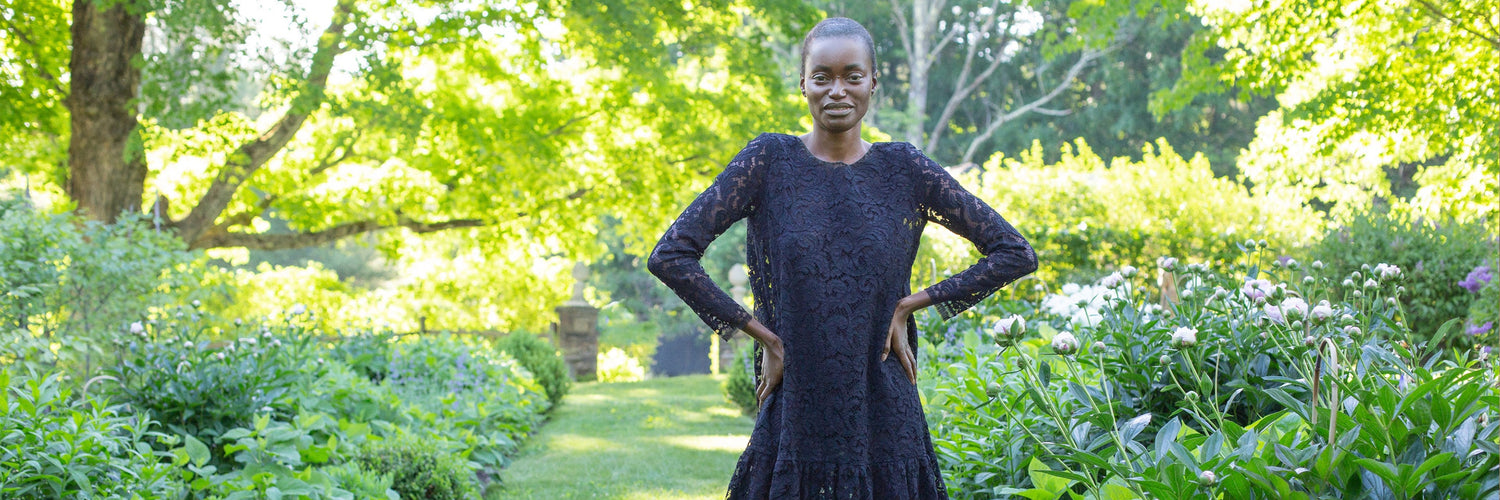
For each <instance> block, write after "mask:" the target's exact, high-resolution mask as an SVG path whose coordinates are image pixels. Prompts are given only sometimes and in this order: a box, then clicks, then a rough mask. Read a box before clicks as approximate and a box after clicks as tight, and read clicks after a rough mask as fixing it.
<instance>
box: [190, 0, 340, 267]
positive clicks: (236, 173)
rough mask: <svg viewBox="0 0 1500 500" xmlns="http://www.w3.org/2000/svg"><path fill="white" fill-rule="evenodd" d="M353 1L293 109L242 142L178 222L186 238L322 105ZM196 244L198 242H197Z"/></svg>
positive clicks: (330, 32)
mask: <svg viewBox="0 0 1500 500" xmlns="http://www.w3.org/2000/svg"><path fill="white" fill-rule="evenodd" d="M353 4H354V1H353V0H339V3H338V4H337V5H336V6H335V7H334V13H333V20H332V21H331V22H330V23H329V25H328V28H327V29H325V30H323V34H322V36H320V37H318V50H317V52H316V53H314V54H313V58H312V65H311V67H309V68H308V71H307V82H306V85H305V87H304V88H303V90H302V92H301V93H299V94H298V95H297V97H296V98H294V99H293V100H292V104H291V107H290V109H288V110H287V111H286V113H285V114H284V115H282V117H281V119H280V120H277V121H276V124H275V125H273V126H272V127H271V129H270V130H268V131H266V132H265V133H263V134H261V135H260V137H257V138H256V139H255V140H253V141H250V142H248V143H245V144H242V145H240V147H239V148H238V149H236V150H235V151H234V152H233V153H231V154H230V155H229V158H228V159H227V160H226V161H225V163H224V166H223V167H221V168H220V169H219V174H218V175H217V176H216V177H215V178H214V181H213V183H212V184H210V185H209V187H208V190H207V191H205V192H204V193H203V197H202V198H199V199H198V204H197V205H195V206H193V210H192V212H189V213H188V215H187V217H184V218H183V219H182V220H181V221H178V222H177V223H176V224H174V225H175V226H176V228H177V232H178V235H179V236H180V237H182V239H183V240H184V241H189V242H196V241H198V240H199V239H200V236H202V235H203V234H204V233H205V232H206V231H208V230H209V229H210V228H212V227H213V223H214V221H215V220H216V219H218V218H219V214H221V213H223V212H224V208H225V207H228V206H229V201H230V200H232V199H233V198H234V195H235V193H237V192H238V191H239V188H240V186H242V185H244V183H245V181H247V180H249V179H250V176H251V175H253V174H255V172H256V171H257V170H259V169H260V167H261V166H263V165H265V164H266V162H267V161H269V160H270V159H271V157H273V156H275V155H276V154H277V153H279V152H281V150H282V148H285V147H286V145H287V143H288V142H291V140H292V137H294V136H295V135H296V134H297V131H298V130H300V129H301V128H302V124H303V123H304V122H305V121H306V120H307V118H308V116H310V115H311V114H312V113H313V112H314V111H317V109H318V108H319V107H320V106H322V104H323V100H324V90H325V87H326V85H327V83H328V75H329V73H331V72H332V70H333V59H334V57H335V56H337V55H338V54H339V53H340V52H342V51H343V40H344V27H345V25H347V24H349V17H350V15H351V13H352V12H353V10H354V5H353ZM193 244H195V245H196V243H193Z"/></svg>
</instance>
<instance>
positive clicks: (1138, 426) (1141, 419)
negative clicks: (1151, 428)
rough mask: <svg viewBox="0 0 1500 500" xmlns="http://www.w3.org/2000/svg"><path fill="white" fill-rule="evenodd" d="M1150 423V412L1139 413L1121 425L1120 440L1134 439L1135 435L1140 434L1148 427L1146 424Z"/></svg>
mask: <svg viewBox="0 0 1500 500" xmlns="http://www.w3.org/2000/svg"><path fill="white" fill-rule="evenodd" d="M1150 423H1151V414H1150V413H1143V414H1141V415H1137V416H1136V417H1135V418H1132V419H1130V420H1127V421H1125V423H1124V424H1122V425H1121V426H1120V440H1121V441H1134V440H1135V436H1136V435H1137V434H1140V433H1141V431H1142V430H1144V429H1145V428H1146V425H1147V424H1150Z"/></svg>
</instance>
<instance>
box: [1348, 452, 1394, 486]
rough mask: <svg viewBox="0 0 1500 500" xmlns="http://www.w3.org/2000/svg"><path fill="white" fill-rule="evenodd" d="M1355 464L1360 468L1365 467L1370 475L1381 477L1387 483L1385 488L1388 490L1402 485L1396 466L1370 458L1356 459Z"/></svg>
mask: <svg viewBox="0 0 1500 500" xmlns="http://www.w3.org/2000/svg"><path fill="white" fill-rule="evenodd" d="M1354 463H1355V464H1356V465H1359V466H1360V467H1364V469H1365V470H1367V471H1370V473H1372V474H1375V475H1377V476H1380V479H1381V480H1383V481H1385V487H1387V488H1390V487H1391V486H1393V485H1400V484H1401V480H1400V474H1398V473H1397V472H1396V467H1395V466H1394V465H1391V464H1388V463H1385V462H1381V461H1378V460H1372V459H1369V458H1356V459H1354Z"/></svg>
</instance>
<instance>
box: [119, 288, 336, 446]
mask: <svg viewBox="0 0 1500 500" xmlns="http://www.w3.org/2000/svg"><path fill="white" fill-rule="evenodd" d="M194 316H196V312H193V313H190V314H189V315H187V316H185V317H184V318H183V319H181V320H179V319H177V318H176V317H175V316H174V317H173V318H170V319H162V320H159V321H155V322H146V323H143V324H142V325H141V326H142V329H141V332H140V333H139V334H137V336H136V338H134V339H132V340H131V341H130V342H129V343H128V344H127V345H126V352H128V353H129V354H130V357H129V358H127V359H124V360H122V362H121V363H120V365H119V366H118V367H117V368H116V369H115V374H116V376H118V377H119V379H120V384H119V385H118V386H114V387H115V389H114V395H115V396H116V397H117V398H119V399H120V400H121V401H123V402H127V403H129V404H130V406H131V407H132V408H133V409H135V410H136V411H142V412H146V413H148V414H150V415H152V417H153V418H156V419H159V420H160V421H161V422H162V424H163V425H164V426H166V428H167V429H170V430H172V431H173V432H175V433H179V434H186V435H190V436H193V437H195V438H197V439H199V440H200V441H203V442H206V443H212V442H214V441H215V440H217V438H218V437H219V436H221V435H223V434H224V433H225V432H227V431H228V430H230V429H232V428H236V427H246V426H248V425H250V423H251V422H252V421H253V419H254V417H255V416H256V415H257V414H267V413H269V414H273V415H281V416H291V415H295V414H297V413H298V410H299V408H298V407H297V402H296V400H295V399H294V396H295V394H296V391H298V390H301V389H303V388H306V387H308V386H311V385H312V384H313V381H315V380H316V379H317V378H318V377H320V376H321V375H322V372H323V370H324V369H325V367H324V365H323V363H319V362H318V361H317V359H318V357H317V354H316V353H315V352H314V349H316V348H317V347H316V345H314V344H313V337H314V334H313V333H312V332H309V331H307V330H305V329H303V328H301V327H299V326H297V325H295V324H289V323H283V324H280V325H267V326H261V327H252V326H243V327H241V329H240V330H238V331H236V332H231V334H230V335H228V336H229V337H231V338H234V339H235V340H232V341H228V342H227V343H223V344H222V346H221V347H217V348H216V347H213V345H214V342H212V341H210V340H209V339H210V338H211V337H210V334H211V333H213V332H211V331H205V330H203V329H201V328H202V326H203V324H202V323H200V322H198V321H196V318H194ZM236 334H240V336H236ZM214 463H215V464H218V465H221V466H222V465H225V463H224V462H223V459H222V457H216V459H215V460H214Z"/></svg>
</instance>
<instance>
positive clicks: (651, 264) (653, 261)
mask: <svg viewBox="0 0 1500 500" xmlns="http://www.w3.org/2000/svg"><path fill="white" fill-rule="evenodd" d="M667 260H668V259H667V257H666V256H665V255H662V248H661V247H659V246H658V247H656V248H655V249H654V250H651V256H650V257H647V258H646V270H647V271H650V272H651V275H652V276H655V277H656V279H658V280H660V279H662V277H663V276H665V275H666V273H667Z"/></svg>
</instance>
